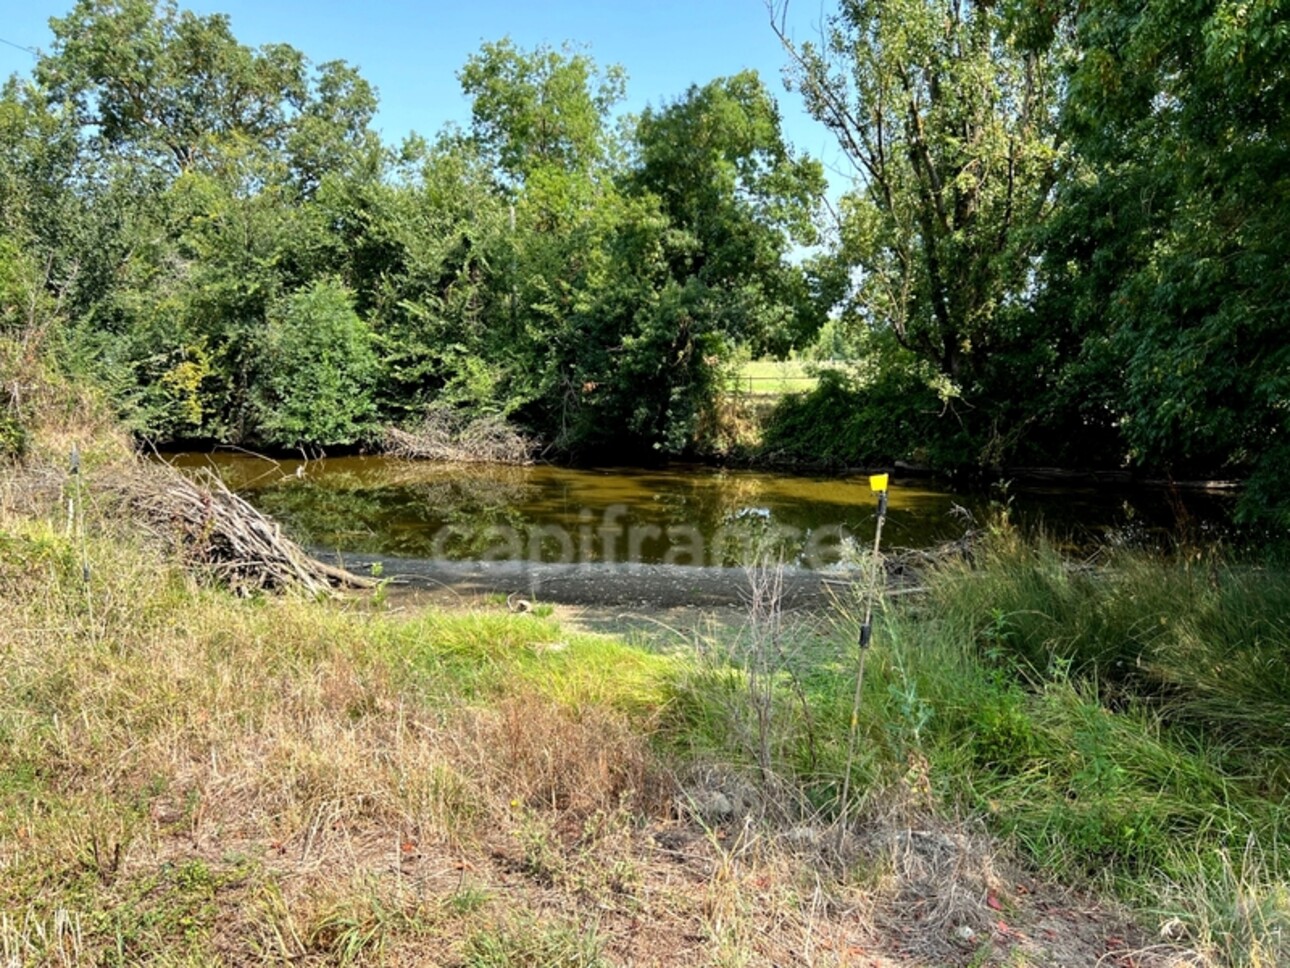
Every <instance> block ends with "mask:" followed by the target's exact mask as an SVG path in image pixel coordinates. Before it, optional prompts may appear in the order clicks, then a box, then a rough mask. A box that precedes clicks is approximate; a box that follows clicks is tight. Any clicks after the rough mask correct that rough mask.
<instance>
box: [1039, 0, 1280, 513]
mask: <svg viewBox="0 0 1290 968" xmlns="http://www.w3.org/2000/svg"><path fill="white" fill-rule="evenodd" d="M1069 15H1070V17H1071V19H1072V21H1073V23H1074V25H1075V29H1076V37H1077V42H1078V45H1079V49H1080V50H1081V54H1082V56H1081V58H1080V60H1079V62H1078V64H1077V66H1076V67H1075V69H1074V71H1073V73H1072V76H1071V80H1070V98H1069V104H1068V109H1067V123H1068V126H1069V129H1070V131H1071V135H1072V139H1073V144H1074V146H1075V148H1076V149H1077V150H1078V153H1079V159H1080V162H1081V167H1080V169H1079V171H1078V175H1079V177H1078V178H1077V179H1072V181H1071V182H1070V184H1069V185H1068V186H1067V188H1066V191H1065V192H1064V195H1063V205H1064V208H1065V209H1066V215H1065V216H1064V225H1065V227H1066V231H1064V232H1062V233H1060V234H1057V235H1055V237H1054V238H1053V241H1052V245H1051V247H1050V250H1049V258H1048V267H1047V270H1048V272H1047V277H1046V282H1047V284H1048V286H1049V289H1050V291H1051V294H1052V297H1053V298H1054V299H1057V300H1061V301H1062V305H1063V308H1064V309H1065V310H1066V311H1067V312H1068V313H1069V314H1070V316H1071V317H1072V318H1073V319H1074V320H1076V323H1077V325H1078V326H1079V327H1080V328H1081V329H1082V330H1083V331H1084V332H1085V333H1087V334H1088V335H1087V338H1086V339H1085V342H1084V347H1083V355H1082V358H1081V360H1080V365H1081V366H1082V367H1083V368H1084V369H1085V370H1086V371H1087V372H1090V373H1093V374H1096V376H1097V378H1098V379H1099V380H1100V381H1101V382H1102V383H1103V385H1105V386H1110V387H1114V388H1115V390H1114V393H1113V394H1109V395H1108V396H1109V397H1110V399H1108V400H1107V404H1106V405H1107V407H1108V408H1111V407H1114V408H1115V411H1116V413H1117V416H1118V418H1119V422H1120V424H1121V426H1122V427H1123V431H1124V434H1125V436H1126V438H1127V441H1128V443H1129V445H1130V447H1131V448H1132V453H1133V455H1134V457H1135V459H1136V461H1137V462H1138V463H1139V464H1140V465H1143V466H1147V467H1151V468H1154V469H1156V470H1164V471H1168V472H1171V473H1180V474H1194V473H1224V472H1226V473H1237V474H1241V473H1252V474H1253V477H1252V480H1251V487H1250V489H1249V490H1248V491H1247V493H1246V496H1245V497H1244V499H1243V502H1242V507H1243V511H1244V513H1245V514H1246V515H1247V516H1249V517H1251V518H1261V517H1273V518H1279V519H1280V520H1281V522H1282V523H1284V522H1285V521H1287V520H1290V484H1287V483H1286V482H1287V480H1288V476H1287V475H1288V474H1290V340H1288V339H1287V338H1286V331H1287V330H1286V325H1287V321H1288V320H1290V268H1287V262H1286V259H1285V252H1286V249H1287V245H1288V244H1290V177H1288V176H1287V172H1290V118H1288V116H1287V105H1290V67H1288V66H1287V65H1288V64H1290V16H1288V15H1287V12H1286V10H1285V8H1284V5H1281V4H1274V3H1254V4H1242V3H1228V2H1222V0H1196V2H1187V3H1182V4H1180V3H1177V2H1167V0H1148V2H1146V3H1129V2H1126V0H1092V2H1089V3H1086V4H1082V5H1080V6H1079V8H1078V9H1076V10H1072V11H1071V12H1070V14H1069Z"/></svg>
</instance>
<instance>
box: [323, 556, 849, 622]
mask: <svg viewBox="0 0 1290 968" xmlns="http://www.w3.org/2000/svg"><path fill="white" fill-rule="evenodd" d="M316 553H317V552H316ZM318 554H319V557H320V559H321V560H323V561H327V562H328V563H333V564H338V565H340V566H342V567H344V568H347V569H349V570H350V571H352V572H354V573H355V574H358V575H376V576H378V577H379V578H381V579H382V580H387V581H389V582H390V584H391V585H393V586H396V587H400V588H407V589H423V590H436V589H438V590H444V591H449V592H453V593H456V594H460V595H463V596H480V595H487V594H500V595H520V596H524V597H525V598H528V599H531V600H533V601H541V602H551V603H555V604H561V605H587V606H596V607H619V608H663V609H666V608H683V607H687V606H696V607H702V608H713V607H744V606H746V605H747V603H748V601H749V595H750V590H751V581H752V575H751V573H750V571H749V570H748V569H746V568H719V567H693V566H683V565H649V564H598V563H594V564H588V563H582V564H547V563H544V562H531V561H445V560H427V559H416V558H392V557H386V556H381V555H363V554H346V555H335V554H322V553H318ZM858 579H859V576H858V575H857V574H856V573H855V572H841V571H839V572H821V571H809V570H806V569H801V568H792V567H785V568H784V569H783V572H782V578H781V581H782V585H781V595H780V602H781V605H782V606H783V607H784V608H787V609H815V608H825V607H827V606H828V605H829V604H830V603H831V602H832V601H834V600H835V598H836V597H838V595H839V594H841V595H844V596H845V595H849V594H850V591H849V585H850V584H851V583H852V582H854V581H857V580H858Z"/></svg>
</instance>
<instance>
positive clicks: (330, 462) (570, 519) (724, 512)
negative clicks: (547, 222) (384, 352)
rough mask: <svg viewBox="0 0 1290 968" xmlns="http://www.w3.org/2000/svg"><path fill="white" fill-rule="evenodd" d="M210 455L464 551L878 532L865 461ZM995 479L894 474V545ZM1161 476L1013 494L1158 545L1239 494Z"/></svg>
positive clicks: (912, 538) (981, 512)
mask: <svg viewBox="0 0 1290 968" xmlns="http://www.w3.org/2000/svg"><path fill="white" fill-rule="evenodd" d="M171 459H172V460H173V462H174V463H175V464H176V465H178V466H180V467H188V468H192V467H210V468H213V469H214V470H215V471H217V472H218V473H219V474H220V475H221V477H222V478H223V479H224V480H225V481H226V482H227V483H228V485H229V486H230V487H232V488H233V489H234V490H236V491H238V492H239V493H241V494H243V495H244V496H245V497H246V498H247V499H248V500H250V501H251V502H252V503H253V504H255V505H256V506H258V507H259V508H261V509H262V510H264V511H265V512H267V513H269V514H271V515H272V516H274V517H275V518H277V519H278V520H279V521H281V522H282V525H283V527H284V529H285V530H286V532H287V533H288V534H290V535H291V536H293V537H294V538H296V539H297V540H299V541H301V542H303V543H304V544H306V545H309V546H311V547H314V548H318V549H325V550H329V551H338V552H342V553H350V554H363V555H376V556H389V557H398V558H416V559H436V560H443V559H448V560H454V561H470V560H485V561H489V560H491V561H543V562H565V563H573V564H584V563H588V564H589V563H598V564H618V563H643V564H675V565H686V566H701V565H706V566H714V565H716V566H720V565H737V564H741V563H744V562H746V561H747V560H749V558H750V556H751V555H752V554H753V553H754V552H755V551H756V550H757V549H762V548H767V547H771V548H774V549H775V550H776V551H778V552H779V553H782V554H783V556H784V558H785V560H786V561H788V562H790V563H793V564H796V565H798V566H799V567H802V568H807V569H824V568H829V567H832V566H834V565H836V564H837V563H838V562H839V560H845V559H846V558H847V556H848V555H849V554H852V553H853V552H852V549H854V548H855V547H857V546H865V545H868V544H869V543H870V542H871V541H872V539H873V527H874V520H875V512H876V502H875V496H874V494H873V493H872V492H871V491H870V489H869V484H868V478H867V477H863V476H842V477H823V476H802V475H793V474H781V473H773V472H767V471H753V470H724V469H719V468H712V467H706V466H682V465H673V466H669V467H667V468H665V469H635V468H604V469H576V468H566V467H554V466H545V465H543V466H534V467H504V466H494V465H445V464H435V463H428V462H409V461H404V460H399V459H395V458H389V457H337V458H324V459H321V460H314V461H309V462H307V463H306V462H303V461H298V460H295V461H293V460H283V461H274V460H269V459H266V458H263V457H257V456H253V455H249V454H244V453H237V452H220V453H215V454H195V453H186V454H179V455H174V456H173V457H172V458H171ZM1002 501H1004V499H1003V498H1002V497H1001V496H1000V495H999V494H996V495H995V496H994V497H993V499H992V498H991V496H990V495H968V494H961V493H954V492H951V491H947V490H942V489H938V488H936V487H935V486H933V485H930V484H928V483H927V482H925V481H909V482H907V481H900V480H894V481H893V482H892V486H891V491H890V508H889V512H888V518H887V522H886V526H885V530H884V533H883V545H884V547H885V548H888V549H891V548H897V547H906V548H912V547H927V546H930V545H934V544H936V543H938V542H940V541H945V540H948V539H953V538H957V537H959V536H961V535H962V534H963V532H964V530H965V528H966V527H967V526H969V524H970V523H971V522H970V519H969V518H968V516H967V515H971V516H973V517H974V518H975V520H976V521H977V522H981V521H984V520H986V519H987V518H988V516H989V515H990V513H991V512H992V506H993V510H994V511H996V512H997V509H998V507H999V505H1000V503H1001V502H1002ZM1181 501H1183V499H1181V498H1179V497H1178V496H1177V495H1172V496H1170V495H1168V494H1166V493H1165V492H1163V491H1160V490H1147V489H1137V490H1132V491H1130V490H1111V489H1106V488H1046V489H1030V490H1024V489H1023V490H1015V491H1014V492H1013V493H1011V494H1010V495H1008V496H1007V497H1006V503H1007V504H1008V506H1009V508H1010V513H1011V514H1012V515H1013V517H1014V518H1016V519H1020V520H1022V521H1025V522H1031V523H1034V522H1038V521H1042V522H1043V523H1044V526H1045V527H1047V528H1048V529H1049V530H1050V531H1052V532H1055V533H1056V534H1058V535H1062V536H1066V537H1068V538H1069V539H1070V540H1071V541H1072V542H1074V543H1077V544H1089V543H1094V542H1097V541H1106V540H1109V541H1112V542H1119V543H1125V542H1128V543H1134V544H1150V543H1152V542H1153V541H1157V540H1163V539H1162V537H1161V536H1162V535H1165V534H1167V533H1169V532H1171V531H1173V530H1175V529H1176V528H1177V526H1178V523H1179V519H1180V517H1181V518H1182V519H1183V520H1185V521H1186V522H1187V523H1188V526H1192V527H1195V526H1197V525H1200V526H1203V527H1214V528H1219V527H1223V526H1224V522H1225V521H1226V517H1227V506H1228V503H1229V501H1228V500H1226V499H1224V498H1223V497H1221V496H1215V495H1199V494H1198V495H1189V496H1188V497H1187V498H1186V499H1185V503H1180V502H1181Z"/></svg>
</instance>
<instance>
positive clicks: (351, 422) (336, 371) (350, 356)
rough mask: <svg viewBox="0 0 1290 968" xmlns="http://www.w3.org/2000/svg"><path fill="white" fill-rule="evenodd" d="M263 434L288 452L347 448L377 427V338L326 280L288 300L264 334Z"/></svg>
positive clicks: (259, 402)
mask: <svg viewBox="0 0 1290 968" xmlns="http://www.w3.org/2000/svg"><path fill="white" fill-rule="evenodd" d="M263 339H264V346H263V348H262V350H261V353H260V356H261V358H262V359H263V360H264V361H265V363H266V366H268V367H270V368H269V369H268V370H267V372H266V373H264V374H263V376H262V378H261V379H260V381H259V382H258V383H257V391H258V393H257V397H256V401H255V410H256V414H257V416H258V422H257V426H258V430H257V434H258V436H260V437H261V438H262V439H263V440H264V441H265V442H266V443H269V444H272V445H275V446H280V447H300V446H303V445H305V444H311V443H312V444H319V445H323V446H329V445H332V444H347V443H352V442H354V441H355V440H361V439H363V438H364V437H365V436H367V435H368V434H369V433H370V432H371V431H372V430H373V428H374V426H375V424H374V418H375V416H376V407H375V404H374V403H373V401H372V395H371V388H372V382H373V379H374V377H375V373H376V356H375V354H374V353H373V352H372V338H371V333H370V332H369V331H368V329H367V327H366V326H365V325H364V324H363V321H362V320H361V319H359V318H358V316H357V314H356V313H355V312H354V306H353V299H352V297H351V295H350V293H349V292H348V291H347V290H346V289H345V288H344V287H343V286H341V285H339V284H338V283H335V282H331V281H327V280H322V281H318V282H315V283H313V284H312V285H311V286H310V287H309V288H308V289H306V290H304V291H302V292H298V293H295V294H293V295H292V296H290V297H288V298H287V300H286V302H285V306H283V308H282V309H281V310H280V311H279V312H278V313H277V314H276V317H275V318H273V319H272V320H271V321H270V323H269V326H268V329H267V331H266V332H265V334H264V337H263Z"/></svg>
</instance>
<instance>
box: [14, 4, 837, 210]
mask: <svg viewBox="0 0 1290 968" xmlns="http://www.w3.org/2000/svg"><path fill="white" fill-rule="evenodd" d="M72 5H73V0H58V2H49V0H27V2H20V0H4V4H3V6H4V7H6V8H7V9H6V10H5V13H4V16H3V17H0V41H3V43H0V77H8V76H9V75H10V74H11V73H14V72H17V73H22V74H25V73H28V72H29V71H30V70H31V66H32V64H33V63H34V58H33V56H32V55H31V53H30V52H28V51H27V50H21V49H18V48H36V49H44V50H48V49H49V48H50V46H51V45H52V42H53V35H52V34H51V33H50V30H49V26H48V22H49V18H50V17H56V16H62V15H64V14H65V13H66V12H67V11H68V10H70V9H71V7H72ZM180 6H182V7H187V8H189V9H192V10H194V11H196V12H198V13H202V14H208V13H216V12H218V13H225V14H227V15H228V16H229V18H230V22H231V25H232V30H233V34H234V36H235V37H237V38H238V40H239V41H241V42H242V43H244V44H248V45H251V46H259V45H260V44H265V43H287V44H290V45H292V46H293V47H295V48H297V49H298V50H300V51H302V52H303V53H304V54H305V55H306V56H307V57H309V59H310V60H312V61H314V62H315V63H321V62H323V61H328V60H335V59H340V60H345V61H348V62H349V63H351V64H353V65H355V66H356V67H358V68H359V70H360V72H361V73H362V74H363V76H364V77H365V78H367V80H368V81H370V82H371V83H372V84H374V85H375V86H376V88H377V89H378V91H379V94H380V104H381V107H380V113H379V114H378V115H377V118H376V123H375V127H376V128H377V129H378V130H379V131H380V132H381V135H382V138H383V139H384V140H385V142H386V143H387V144H391V145H393V144H398V143H399V142H400V141H401V140H402V139H403V137H404V136H405V135H407V134H408V133H410V132H412V131H416V132H418V133H420V134H423V135H427V136H432V135H434V134H435V133H436V132H437V131H438V130H439V129H440V128H441V127H442V126H443V125H444V124H445V123H446V122H449V121H455V122H457V123H459V124H464V123H466V122H467V121H468V120H469V117H470V107H469V104H468V102H467V101H466V99H465V98H464V96H463V95H462V94H461V88H460V85H459V84H458V81H457V77H456V74H457V71H458V70H459V69H460V68H461V66H462V65H463V64H464V63H465V61H466V58H467V57H469V56H470V54H472V53H474V52H475V51H477V50H478V49H479V47H480V45H481V44H482V43H483V42H485V41H490V40H499V39H501V38H502V37H505V36H509V37H510V38H511V39H512V40H513V41H514V42H515V43H516V45H517V46H519V47H521V48H531V47H535V46H537V45H539V44H550V45H552V46H559V45H561V44H563V43H564V42H566V41H571V42H574V43H576V44H580V45H584V46H585V48H586V50H587V52H588V53H589V54H590V55H591V56H592V57H593V58H594V59H595V60H596V61H598V62H599V63H601V64H621V65H622V66H623V67H624V68H625V69H626V71H627V78H628V79H627V99H626V102H625V103H624V104H623V106H622V108H623V110H626V111H633V112H635V111H639V110H641V109H642V108H644V107H645V106H646V105H654V106H659V105H662V104H665V103H668V102H670V101H673V100H675V99H677V98H678V97H680V96H681V95H682V94H684V93H685V91H686V89H687V88H688V87H689V86H690V85H691V84H703V83H706V82H707V81H710V80H712V79H713V78H715V77H722V76H726V75H730V74H734V73H737V72H738V71H741V70H743V69H745V68H753V69H755V70H757V71H758V72H759V73H760V74H761V76H762V80H763V81H764V82H765V84H766V86H767V88H768V89H769V90H770V91H771V92H772V93H773V94H774V95H775V96H776V98H777V99H778V100H779V104H780V112H781V115H782V117H783V128H784V135H785V137H786V139H787V140H788V141H789V142H790V143H791V144H793V145H794V146H795V147H797V148H798V149H799V150H801V151H804V152H806V153H807V154H810V155H811V156H813V157H816V158H819V159H820V160H821V161H822V162H824V164H825V168H826V171H827V172H828V174H829V179H830V182H831V185H832V191H833V193H834V194H837V193H839V192H840V191H842V190H843V189H844V188H845V187H846V186H847V184H848V181H849V177H850V176H849V174H848V173H847V164H846V162H845V160H844V158H843V156H842V155H841V152H840V151H839V150H838V147H837V143H836V141H834V139H833V137H832V135H830V134H829V133H828V131H827V130H825V128H824V127H823V126H822V125H820V124H819V123H818V122H816V121H815V120H814V119H812V118H811V117H810V116H809V115H807V113H806V112H805V110H804V109H803V108H802V105H801V100H800V97H799V96H798V95H797V94H795V93H792V92H788V91H786V90H785V89H784V83H783V80H782V69H783V66H784V63H785V57H784V53H783V50H782V49H781V47H780V44H779V40H778V38H777V37H776V36H775V34H774V33H773V32H772V30H771V28H770V24H769V19H768V15H767V12H766V6H765V0H649V2H644V0H528V2H523V0H452V2H447V0H423V2H415V0H363V2H340V0H188V2H184V0H180ZM830 10H831V4H830V2H829V0H792V2H791V3H790V6H789V18H788V22H787V23H788V27H789V33H790V34H791V35H792V36H793V37H794V39H796V40H799V41H800V40H809V39H812V38H817V37H818V36H819V26H820V24H821V22H822V20H823V19H824V17H825V16H826V14H827V13H828V12H829V11H830ZM12 45H17V46H12Z"/></svg>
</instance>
